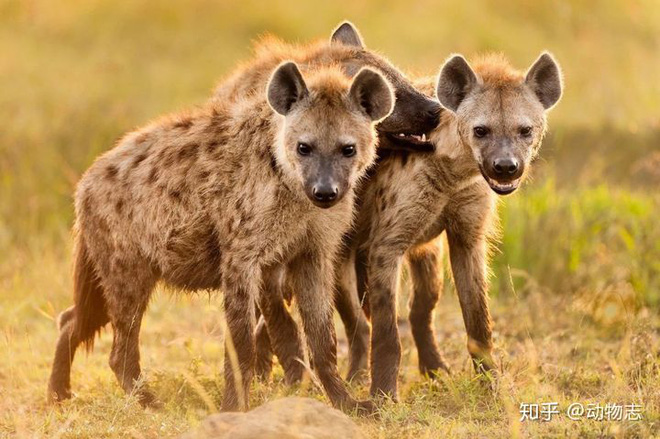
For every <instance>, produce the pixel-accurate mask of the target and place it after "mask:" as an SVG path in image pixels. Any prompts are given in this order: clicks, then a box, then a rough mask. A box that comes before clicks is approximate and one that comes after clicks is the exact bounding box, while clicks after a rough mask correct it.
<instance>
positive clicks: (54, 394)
mask: <svg viewBox="0 0 660 439" xmlns="http://www.w3.org/2000/svg"><path fill="white" fill-rule="evenodd" d="M72 396H73V393H71V389H70V388H69V387H68V386H62V385H56V384H49V385H48V393H47V399H48V401H49V402H53V403H57V402H62V401H64V400H67V399H71V397H72Z"/></svg>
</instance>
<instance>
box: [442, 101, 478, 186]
mask: <svg viewBox="0 0 660 439" xmlns="http://www.w3.org/2000/svg"><path fill="white" fill-rule="evenodd" d="M431 140H432V141H433V142H434V143H435V145H436V151H435V155H434V160H433V161H434V162H437V163H440V164H442V166H443V167H445V168H450V169H449V170H450V171H451V173H452V174H453V175H454V176H455V178H456V179H458V180H459V181H457V182H456V183H457V184H460V183H461V182H460V180H467V179H472V178H473V177H475V176H478V175H480V171H479V165H478V163H477V160H476V159H475V158H474V156H473V155H472V151H471V150H470V148H469V146H468V145H466V144H465V142H463V140H462V139H461V136H460V133H459V129H458V122H457V120H456V117H455V116H454V114H453V113H451V112H449V111H443V112H442V115H441V119H440V125H438V128H436V130H435V132H434V133H433V134H432V135H431Z"/></svg>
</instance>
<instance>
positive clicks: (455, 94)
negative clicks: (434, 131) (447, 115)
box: [436, 55, 478, 112]
mask: <svg viewBox="0 0 660 439" xmlns="http://www.w3.org/2000/svg"><path fill="white" fill-rule="evenodd" d="M477 83H478V79H477V75H475V73H474V72H473V71H472V68H471V67H470V65H469V64H468V62H467V61H466V60H465V58H463V57H462V56H461V55H454V56H452V57H451V58H450V59H449V60H447V61H446V62H445V64H444V65H443V66H442V68H441V69H440V76H438V87H437V89H436V94H437V96H438V100H439V101H440V103H441V104H442V106H443V107H445V108H447V109H448V110H451V111H453V112H456V110H458V106H459V105H460V104H461V102H463V99H465V96H467V94H468V93H469V92H470V91H471V90H472V88H474V86H476V85H477Z"/></svg>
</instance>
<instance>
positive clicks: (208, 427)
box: [181, 397, 362, 439]
mask: <svg viewBox="0 0 660 439" xmlns="http://www.w3.org/2000/svg"><path fill="white" fill-rule="evenodd" d="M361 437H362V435H361V434H360V431H359V429H358V427H357V425H356V424H355V422H353V421H352V420H351V419H350V418H349V417H348V416H346V415H345V414H343V413H342V412H340V411H339V410H336V409H333V408H332V407H330V406H328V405H326V404H323V403H322V402H320V401H317V400H315V399H311V398H298V397H291V398H282V399H277V400H275V401H270V402H268V403H266V404H264V405H262V406H260V407H257V408H255V409H254V410H252V411H249V412H247V413H235V412H233V413H217V414H214V415H210V416H208V417H207V418H206V419H204V420H203V421H202V424H201V425H200V426H199V428H197V429H196V430H193V431H190V432H188V433H186V434H184V435H183V436H181V439H223V438H231V439H261V438H269V439H270V438H278V439H279V438H287V439H326V438H327V439H331V438H332V439H334V438H342V439H344V438H346V439H353V438H361Z"/></svg>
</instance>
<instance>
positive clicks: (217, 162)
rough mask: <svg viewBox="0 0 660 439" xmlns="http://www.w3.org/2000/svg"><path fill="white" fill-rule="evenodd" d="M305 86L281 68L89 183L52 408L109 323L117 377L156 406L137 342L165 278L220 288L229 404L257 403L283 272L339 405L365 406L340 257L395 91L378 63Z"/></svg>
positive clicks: (118, 160)
mask: <svg viewBox="0 0 660 439" xmlns="http://www.w3.org/2000/svg"><path fill="white" fill-rule="evenodd" d="M306 76H307V78H306V79H303V76H302V75H301V73H300V71H299V70H298V68H297V67H296V65H295V64H293V63H286V64H282V65H281V66H280V67H279V68H277V69H276V71H275V73H273V74H272V77H271V80H270V82H269V84H268V88H267V90H268V91H267V93H266V92H264V91H265V90H266V87H264V91H262V93H261V94H257V95H254V96H251V97H250V98H249V99H245V100H243V101H241V102H240V103H237V102H233V103H231V105H223V104H222V103H219V102H214V103H210V104H208V105H207V106H205V107H204V108H201V109H199V110H197V111H195V112H194V113H191V114H179V115H176V116H173V117H169V118H165V119H162V120H160V121H157V122H155V123H153V124H151V125H149V126H147V127H146V128H143V129H140V130H138V131H136V132H134V133H131V134H129V135H128V136H126V137H125V138H124V139H122V140H121V141H120V142H119V144H118V145H117V146H116V147H115V148H114V149H112V150H111V151H109V152H108V153H106V154H104V155H103V156H101V157H100V158H99V159H98V160H97V161H96V162H95V163H94V164H93V165H92V167H91V168H90V169H89V170H88V171H87V172H86V173H85V175H84V176H83V177H82V179H81V181H80V183H79V185H78V189H77V193H76V229H77V243H76V245H77V253H76V261H75V282H74V290H75V291H74V299H75V306H74V307H72V308H70V309H69V310H67V311H65V313H63V314H62V318H61V319H60V324H61V328H60V329H61V333H60V337H59V340H58V343H57V348H56V353H55V360H54V363H53V370H52V374H51V378H50V382H49V396H50V397H51V398H54V399H56V400H61V399H64V398H67V397H69V396H70V367H71V361H72V359H73V355H74V353H75V350H76V348H77V346H78V345H79V344H80V343H87V344H88V346H89V345H90V344H91V343H92V342H93V340H94V335H95V332H96V331H98V330H100V328H102V327H103V326H104V325H105V324H107V323H108V322H110V323H111V324H112V326H113V332H114V337H113V345H112V352H111V355H110V367H111V368H112V370H113V371H114V373H115V375H116V376H117V379H118V380H119V382H120V384H121V385H122V387H123V388H124V390H125V391H126V392H129V393H130V392H136V393H137V395H138V398H139V399H140V401H141V402H142V403H144V404H150V403H152V402H153V401H154V397H153V395H152V394H151V393H150V392H149V391H148V390H147V389H146V387H141V388H138V387H137V386H136V383H137V380H138V379H139V378H140V363H139V347H138V338H139V332H140V324H141V322H142V316H143V314H144V312H145V309H146V307H147V303H148V301H149V297H150V295H151V291H152V289H153V287H154V285H155V283H156V282H157V281H158V280H163V281H165V282H166V283H168V284H171V285H174V286H177V287H180V288H183V289H185V290H192V291H194V290H200V289H214V290H215V289H219V290H222V291H223V293H224V302H225V318H226V321H227V328H228V333H227V335H226V352H225V393H224V401H223V408H224V409H225V410H233V409H237V408H240V409H245V408H246V407H247V397H248V388H249V383H250V378H251V376H252V373H253V366H254V352H255V347H254V346H255V341H254V322H253V320H254V316H255V303H256V302H257V300H259V298H260V296H262V295H263V294H261V293H262V291H261V289H262V288H261V287H262V283H263V282H264V280H265V281H266V282H268V281H269V279H270V277H271V276H272V273H274V272H277V271H278V267H279V266H282V265H284V266H287V267H288V270H289V272H290V273H291V274H292V278H293V282H294V284H295V285H296V297H297V301H298V304H299V308H300V311H301V315H302V317H303V324H304V329H305V333H306V334H307V338H308V342H309V347H310V351H311V353H312V360H313V361H314V363H315V365H316V368H317V372H318V374H319V378H320V381H321V382H322V384H323V386H324V388H325V390H326V392H327V394H328V396H329V398H330V399H331V401H332V402H333V404H335V405H337V406H340V407H343V408H352V407H356V406H357V407H364V406H365V404H358V403H357V402H356V401H355V400H353V399H352V398H351V397H350V395H349V394H348V392H347V390H346V389H345V387H344V385H343V383H342V381H341V379H340V378H339V375H338V374H337V371H336V355H335V340H334V328H333V325H332V321H331V310H332V308H331V303H332V294H331V289H332V282H333V279H334V276H333V274H334V269H333V266H334V259H333V258H334V256H335V254H336V253H337V248H338V246H339V245H340V242H341V237H342V235H343V234H344V233H345V232H346V230H347V228H348V227H349V225H350V223H351V219H352V214H353V204H354V203H353V186H354V185H355V184H356V182H357V180H358V179H359V178H360V177H361V176H362V174H363V173H364V172H365V170H366V168H367V167H368V166H369V165H370V164H371V162H372V160H373V158H374V155H375V131H374V123H375V122H376V121H378V120H380V119H381V118H383V117H385V116H386V115H387V114H389V112H390V111H391V107H392V104H393V96H392V91H391V89H390V86H389V84H388V83H387V81H386V80H385V79H384V78H383V77H382V76H381V75H380V74H379V73H376V72H375V71H372V70H368V69H366V70H363V71H361V72H360V73H358V74H357V76H356V77H355V79H354V80H353V81H352V82H351V81H350V79H348V78H347V77H346V76H345V75H344V74H343V73H342V72H340V71H339V70H337V69H319V70H317V71H315V72H308V73H307V75H306ZM273 109H274V110H275V111H273ZM277 113H279V114H277ZM283 116H284V117H283ZM301 145H307V146H308V147H309V148H310V149H311V151H306V150H303V148H302V147H301ZM310 200H311V202H310ZM267 293H268V292H267V291H266V292H265V293H264V294H267ZM366 406H368V404H366Z"/></svg>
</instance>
